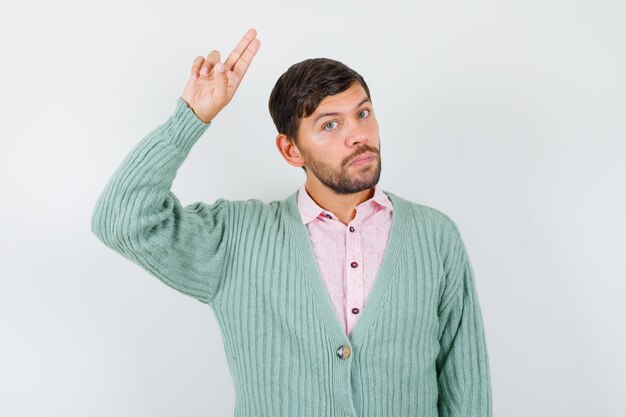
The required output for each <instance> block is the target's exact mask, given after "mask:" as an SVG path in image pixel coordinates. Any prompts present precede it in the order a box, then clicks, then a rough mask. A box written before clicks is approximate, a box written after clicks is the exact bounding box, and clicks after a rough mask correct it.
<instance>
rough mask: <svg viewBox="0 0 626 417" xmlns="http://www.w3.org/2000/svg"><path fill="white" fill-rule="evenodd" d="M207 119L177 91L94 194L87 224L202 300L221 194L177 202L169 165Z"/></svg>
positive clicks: (213, 285)
mask: <svg viewBox="0 0 626 417" xmlns="http://www.w3.org/2000/svg"><path fill="white" fill-rule="evenodd" d="M208 126H209V123H204V122H203V121H202V120H200V119H199V118H198V117H197V116H196V115H195V113H193V110H192V109H191V108H190V107H189V106H188V105H187V103H186V102H185V101H184V100H183V99H182V98H178V100H177V101H176V108H175V110H174V113H173V114H172V115H171V116H170V117H169V118H168V119H167V120H166V121H165V123H163V124H161V125H160V126H158V127H157V128H155V129H154V130H152V131H151V132H150V133H148V134H147V135H146V136H145V137H144V138H143V139H142V140H141V141H140V142H139V143H138V144H137V145H136V146H135V147H134V148H133V149H132V150H131V152H130V153H129V154H128V155H127V156H126V158H125V159H124V161H123V162H122V163H121V165H120V166H119V167H118V169H117V170H116V171H115V173H114V174H113V176H112V178H111V179H110V180H109V182H108V183H107V185H106V186H105V188H104V190H103V191H102V193H101V194H100V196H99V198H98V200H97V202H96V206H95V208H94V210H93V214H92V224H91V229H92V231H93V233H94V234H95V235H96V236H97V237H98V238H99V239H100V240H101V241H102V242H104V243H105V244H106V245H107V246H109V247H110V248H112V249H113V250H115V251H116V252H119V253H120V254H122V255H124V256H125V257H127V258H128V259H130V260H131V261H133V262H135V263H136V264H138V265H140V266H141V267H143V268H144V269H146V270H147V271H148V272H150V273H151V274H152V275H154V276H156V277H157V278H159V279H160V280H161V281H162V282H164V283H165V284H167V285H169V286H170V287H173V288H175V289H176V290H178V291H180V292H182V293H184V294H187V295H189V296H192V297H194V298H196V299H197V300H199V301H201V302H204V303H209V302H210V301H211V300H212V298H213V296H214V295H215V293H216V290H217V287H218V285H219V279H220V276H221V272H222V267H223V264H224V258H225V254H226V245H227V239H226V233H225V227H226V226H225V223H226V217H227V211H228V210H227V209H228V201H226V200H223V199H218V200H217V201H216V202H215V203H214V204H212V205H208V204H205V203H203V202H196V203H193V204H190V205H187V206H185V207H183V206H182V205H181V203H180V201H179V200H178V198H177V197H176V195H175V194H174V193H173V192H172V191H171V186H172V182H173V181H174V178H175V177H176V172H177V170H178V168H179V167H180V165H181V164H182V163H183V161H184V160H185V158H186V157H187V155H188V153H189V151H190V149H191V147H192V146H193V145H194V143H195V142H196V141H197V140H198V139H199V138H200V136H201V135H202V134H203V133H204V131H205V130H206V129H207V127H208Z"/></svg>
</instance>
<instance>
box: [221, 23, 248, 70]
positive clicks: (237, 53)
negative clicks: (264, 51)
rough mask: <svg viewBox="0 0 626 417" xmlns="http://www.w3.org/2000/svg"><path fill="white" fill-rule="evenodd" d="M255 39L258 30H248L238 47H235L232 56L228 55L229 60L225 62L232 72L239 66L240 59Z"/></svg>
mask: <svg viewBox="0 0 626 417" xmlns="http://www.w3.org/2000/svg"><path fill="white" fill-rule="evenodd" d="M254 38H256V30H255V29H254V28H251V29H248V31H247V32H246V34H245V35H243V38H241V40H240V41H239V43H238V44H237V46H235V49H233V51H232V52H231V53H230V55H228V58H226V61H224V66H225V67H226V68H228V69H229V70H231V71H232V70H233V69H234V68H235V65H236V64H237V61H239V58H241V56H242V55H243V53H244V52H245V51H246V49H247V48H248V46H249V45H250V43H251V42H252V41H253V40H254ZM255 52H256V51H255Z"/></svg>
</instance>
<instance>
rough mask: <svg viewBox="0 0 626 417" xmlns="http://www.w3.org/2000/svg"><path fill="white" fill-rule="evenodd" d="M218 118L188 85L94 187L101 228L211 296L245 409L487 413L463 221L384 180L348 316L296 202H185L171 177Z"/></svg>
mask: <svg viewBox="0 0 626 417" xmlns="http://www.w3.org/2000/svg"><path fill="white" fill-rule="evenodd" d="M208 126H209V124H206V123H204V122H202V121H201V120H200V119H198V118H197V117H196V115H195V114H194V113H193V111H192V110H191V109H190V108H189V107H188V106H187V104H186V103H185V102H184V101H183V100H182V99H181V98H179V99H178V100H177V102H176V108H175V111H174V113H173V114H172V115H171V116H170V117H169V118H168V119H167V121H165V123H163V124H162V125H160V126H158V127H157V128H156V129H154V130H153V131H151V132H150V133H148V135H146V136H145V137H144V138H143V139H142V140H141V141H140V142H139V143H138V144H137V145H136V146H135V147H134V148H133V149H132V151H131V152H130V154H129V155H128V156H127V157H126V158H125V159H124V161H123V162H122V164H121V165H120V166H119V168H118V169H117V170H116V172H115V173H114V174H113V176H112V178H111V179H110V180H109V182H108V183H107V185H106V187H105V188H104V191H103V192H102V193H101V195H100V196H99V198H98V201H97V203H96V206H95V208H94V211H93V216H92V226H91V227H92V231H93V233H94V234H95V235H96V236H97V237H98V238H99V239H100V240H101V241H102V242H103V243H104V244H106V245H107V246H108V247H110V248H112V249H113V250H115V251H116V252H119V253H120V254H122V255H123V256H125V257H127V258H128V259H129V260H131V261H132V262H134V263H136V264H137V265H140V266H141V267H142V268H145V269H146V270H147V271H148V272H149V273H151V274H152V275H154V276H155V277H157V278H158V279H159V280H161V281H162V282H163V283H165V284H167V285H168V286H170V287H172V288H174V289H176V290H178V291H180V292H181V293H184V294H186V295H188V296H191V297H193V298H195V299H197V300H199V301H201V302H203V303H206V304H208V305H209V306H211V308H213V309H214V311H215V315H216V318H217V320H218V322H219V326H220V329H221V334H222V339H223V343H224V348H225V352H226V357H227V360H228V365H229V369H230V372H231V375H232V378H233V381H234V386H235V394H236V398H235V409H234V415H235V416H236V417H262V416H264V417H279V416H282V417H294V416H298V417H345V416H351V417H409V416H411V417H433V416H456V417H474V416H475V417H479V416H480V417H488V416H491V412H492V411H491V408H492V405H491V388H490V375H489V365H488V358H487V349H486V341H485V333H484V329H483V322H482V317H481V311H480V306H479V303H478V298H477V294H476V289H475V283H474V273H473V269H472V266H471V264H470V260H469V258H468V254H467V251H466V249H465V247H464V244H463V241H462V240H461V236H460V234H459V231H458V229H457V226H456V224H455V223H454V222H453V221H452V220H451V219H450V218H449V217H448V216H447V215H445V214H443V213H442V212H440V211H438V210H436V209H433V208H430V207H427V206H424V205H420V204H417V203H412V202H410V201H408V200H404V199H402V198H400V197H398V196H397V195H395V194H393V193H391V192H387V191H385V193H386V194H387V195H388V196H389V198H390V199H391V201H392V203H393V207H394V216H393V222H392V226H391V231H390V237H389V242H388V245H387V248H386V251H385V255H384V258H383V261H382V264H381V267H380V270H379V272H378V276H377V278H376V282H375V283H374V287H373V289H372V292H371V293H370V295H369V296H368V299H367V300H366V303H365V306H364V308H363V310H362V315H361V316H360V318H359V321H358V322H357V324H356V327H355V328H354V330H353V332H352V334H351V335H350V336H347V335H346V333H345V332H344V330H343V328H342V327H341V325H340V323H339V322H338V320H337V318H336V316H335V314H334V311H333V308H332V305H331V302H330V299H329V297H328V294H327V293H326V289H325V287H324V285H323V281H322V278H321V275H320V272H319V268H318V266H317V263H316V260H315V255H314V254H313V250H312V248H311V244H310V241H309V236H308V232H307V229H306V226H305V225H304V224H303V223H302V220H301V218H300V215H299V212H298V208H297V205H296V193H293V194H291V195H290V196H289V197H287V198H286V199H284V200H280V201H272V202H270V203H264V202H262V201H260V200H256V199H250V200H246V201H231V200H225V199H221V198H220V199H218V200H216V201H215V202H214V203H213V204H206V203H203V202H195V203H193V204H190V205H187V206H182V205H181V203H180V202H179V200H178V198H177V197H176V195H175V194H173V193H172V191H171V190H170V189H171V186H172V182H173V180H174V178H175V176H176V172H177V170H178V168H179V167H180V165H181V164H182V163H183V161H184V160H185V158H186V157H187V155H188V153H189V151H190V149H191V148H192V146H193V145H194V143H195V142H196V141H197V140H198V138H200V136H201V135H202V134H203V133H204V131H205V130H206V129H207V127H208Z"/></svg>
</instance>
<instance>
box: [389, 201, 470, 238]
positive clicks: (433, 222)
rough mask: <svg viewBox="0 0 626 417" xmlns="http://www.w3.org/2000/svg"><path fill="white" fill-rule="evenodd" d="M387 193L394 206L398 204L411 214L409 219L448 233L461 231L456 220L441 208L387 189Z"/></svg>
mask: <svg viewBox="0 0 626 417" xmlns="http://www.w3.org/2000/svg"><path fill="white" fill-rule="evenodd" d="M385 194H387V195H388V196H389V198H390V200H391V202H392V204H393V205H394V207H395V206H396V205H398V206H399V207H398V208H401V209H404V210H403V211H404V212H405V213H406V214H407V215H408V216H409V219H408V220H410V221H412V222H417V223H418V224H420V225H422V226H430V227H433V228H436V229H440V230H442V231H444V232H446V233H456V234H458V233H459V228H458V226H457V224H456V222H455V221H454V220H453V219H452V217H450V215H448V214H447V213H445V212H444V211H442V210H441V209H438V208H435V207H432V206H429V205H426V204H422V203H417V202H414V201H410V200H407V199H405V198H402V197H400V196H398V195H397V194H395V193H392V192H389V191H385ZM394 211H395V210H394Z"/></svg>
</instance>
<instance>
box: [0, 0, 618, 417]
mask: <svg viewBox="0 0 626 417" xmlns="http://www.w3.org/2000/svg"><path fill="white" fill-rule="evenodd" d="M624 21H626V6H625V3H624V2H623V1H621V0H614V1H609V0H598V1H594V2H590V1H571V0H570V1H567V0H558V1H554V0H512V1H496V0H489V1H487V0H470V1H437V2H435V1H421V0H415V1H410V2H409V1H406V2H398V1H386V2H382V1H380V2H374V1H368V0H360V1H344V2H342V1H330V0H318V1H311V2H296V1H290V2H280V1H265V2H238V1H232V2H229V1H219V2H218V1H178V2H172V1H170V2H164V1H135V2H132V1H123V2H122V1H118V0H115V1H114V0H110V1H108V2H88V1H56V2H44V1H19V2H18V1H15V0H13V1H11V0H3V1H2V2H1V3H0V35H1V36H2V42H1V43H0V64H1V66H0V68H1V69H0V71H1V74H2V76H1V77H0V91H1V92H2V99H1V100H0V106H1V109H0V117H1V118H2V133H0V138H1V140H2V147H1V151H0V170H1V171H0V174H1V175H0V181H1V191H2V204H1V205H0V210H1V215H2V221H1V222H0V257H1V269H0V277H1V281H0V338H1V340H0V416H2V417H22V416H42V415H45V416H51V417H52V416H94V417H100V416H120V417H126V416H129V417H130V416H150V417H161V416H187V417H189V416H219V417H227V416H232V413H233V408H234V385H233V382H232V379H231V377H230V373H229V370H228V366H227V363H226V356H225V352H224V348H223V343H222V335H221V333H220V329H219V327H218V325H217V321H216V319H215V317H214V315H213V311H212V309H211V308H210V307H209V306H207V305H204V304H202V303H200V302H198V301H196V300H194V299H192V298H190V297H186V296H184V295H183V294H181V293H178V292H177V291H175V290H173V289H171V288H169V287H167V286H166V285H164V284H163V283H161V282H160V281H159V280H158V279H156V278H155V277H153V276H151V275H150V274H149V273H148V272H146V271H145V270H143V269H141V268H140V267H138V266H136V265H135V264H133V263H131V262H130V261H129V260H127V259H126V258H124V257H122V256H120V255H119V254H117V253H115V252H114V251H112V250H111V249H109V248H107V247H106V246H104V245H103V244H102V243H101V242H100V241H99V240H98V239H97V238H96V237H95V235H93V234H92V232H91V230H90V222H91V214H92V210H93V208H94V206H95V203H96V199H97V197H98V195H99V194H100V192H101V191H102V190H103V188H104V186H105V184H106V182H107V181H108V179H109V178H110V176H111V175H112V174H113V172H114V171H115V169H116V168H117V166H118V165H119V164H120V163H121V161H122V160H123V158H124V157H125V156H126V154H127V153H128V152H129V151H130V150H131V149H132V148H133V147H134V146H135V145H136V143H137V142H138V141H139V140H140V139H141V138H142V137H143V136H144V135H146V134H147V133H148V132H149V131H151V130H152V129H154V128H155V127H156V126H158V125H159V124H161V123H163V122H164V121H165V120H166V119H167V118H168V117H169V116H170V115H171V114H172V112H173V111H174V108H175V101H176V99H177V98H178V97H179V96H180V94H181V93H182V90H183V87H184V85H185V83H186V81H187V79H188V77H189V71H190V68H191V63H192V61H193V59H194V58H195V57H196V56H197V55H207V54H208V53H209V52H210V50H211V49H218V50H220V51H221V52H222V56H223V57H226V56H227V54H228V53H230V51H231V49H232V47H233V46H234V45H235V44H236V43H237V41H239V39H240V38H241V36H242V35H243V34H244V33H245V31H246V30H247V29H248V28H250V27H254V28H256V29H257V31H258V37H259V39H261V42H262V45H261V49H260V51H259V53H258V55H257V57H256V59H255V61H254V62H253V64H252V66H251V68H250V69H249V71H248V74H247V75H246V77H245V78H244V80H243V82H242V85H241V87H240V88H239V90H238V92H237V94H236V95H235V97H234V99H233V101H232V102H231V103H230V104H229V106H227V107H226V108H225V109H224V110H223V111H222V112H221V113H220V114H219V115H218V117H217V118H216V119H215V120H214V123H213V124H212V125H211V126H210V127H209V129H208V130H207V131H206V132H205V134H204V135H203V137H202V138H201V139H200V140H199V141H198V142H197V143H196V145H195V146H194V148H193V149H192V150H191V153H190V155H189V157H188V158H187V160H186V161H185V163H184V164H183V166H182V167H181V168H180V170H179V171H178V175H177V177H176V180H175V182H174V185H173V189H172V190H173V192H174V193H175V194H176V195H177V196H178V197H179V198H180V200H181V202H182V203H183V204H185V205H186V204H191V203H193V202H195V201H205V202H209V203H211V202H213V201H215V200H216V199H217V198H219V197H224V198H230V199H247V198H260V199H262V200H264V201H268V202H269V201H271V200H274V199H282V198H285V197H286V196H288V195H289V194H291V193H292V192H294V191H295V190H296V189H297V187H299V186H300V184H301V183H302V182H303V181H304V172H303V171H302V170H301V169H299V168H293V167H290V166H289V165H287V164H286V163H285V162H284V161H283V160H282V158H281V157H280V155H279V153H278V151H277V150H276V147H275V144H274V138H275V136H276V131H275V128H274V125H273V124H272V121H271V118H270V116H269V112H268V108H267V102H268V98H269V94H270V91H271V89H272V87H273V85H274V83H275V81H276V79H277V78H278V77H279V76H280V75H281V74H282V73H283V72H284V71H285V70H286V69H287V68H288V67H289V66H290V65H291V64H293V63H296V62H299V61H301V60H303V59H306V58H311V57H322V56H324V57H330V58H334V59H338V60H340V61H342V62H344V63H346V64H347V65H348V66H350V67H352V68H354V69H355V70H357V71H358V72H360V73H361V74H362V75H363V76H364V77H365V80H366V81H367V83H368V84H369V87H370V90H371V93H372V99H373V105H374V109H375V111H376V114H377V118H378V122H379V125H380V134H381V156H382V175H381V182H380V184H381V186H382V187H383V189H385V190H389V191H392V192H394V193H397V194H398V195H400V196H402V197H404V198H407V199H410V200H412V201H415V202H418V203H421V204H425V205H429V206H432V207H435V208H437V209H439V210H441V211H443V212H445V213H447V214H448V215H449V216H451V217H452V218H453V219H454V220H455V221H456V223H457V224H458V226H459V228H460V230H461V233H462V235H463V238H464V241H465V243H466V246H467V249H468V252H469V255H470V258H471V261H472V264H473V266H474V269H475V272H476V282H477V288H478V294H479V300H480V304H481V308H482V312H483V317H484V322H485V329H486V334H487V342H488V353H489V357H490V367H491V374H492V389H493V401H494V416H506V417H526V416H567V417H589V416H594V417H599V416H607V417H608V416H613V417H618V416H624V415H626V407H625V406H624V398H623V396H624V393H625V390H626V383H625V382H624V381H625V380H626V379H625V374H626V358H625V354H624V346H625V345H626V336H625V332H624V329H625V328H626V320H625V318H626V308H625V307H624V305H623V298H624V294H625V293H626V283H625V281H626V272H625V271H626V255H625V252H626V244H625V240H624V236H625V232H626V220H625V215H626V193H625V192H624V188H625V182H626V181H625V180H626V168H625V167H624V155H625V153H626V145H625V144H624V143H625V140H626V127H625V121H626V99H625V97H626V76H625V74H626V56H625V55H626V54H625V50H626V49H625V43H626V25H624ZM286 342H287V341H286ZM268 417H271V416H268ZM320 417H324V416H320ZM376 417H386V416H376ZM403 417H404V416H403Z"/></svg>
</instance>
